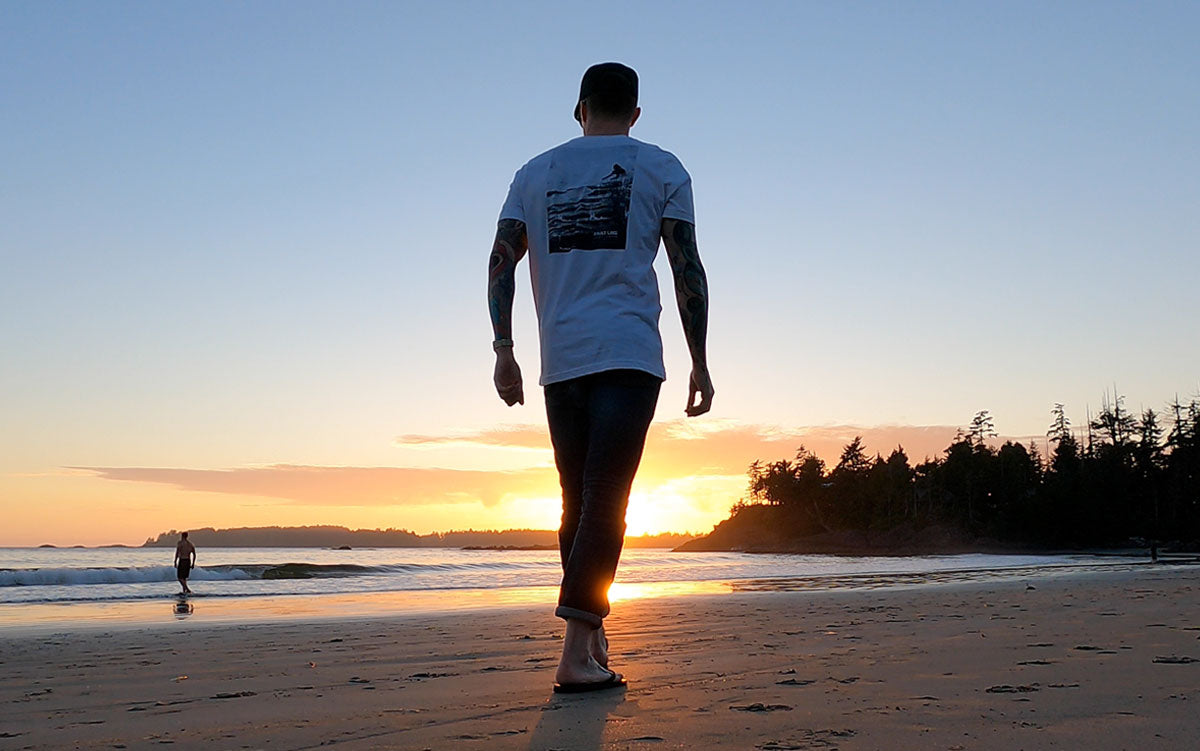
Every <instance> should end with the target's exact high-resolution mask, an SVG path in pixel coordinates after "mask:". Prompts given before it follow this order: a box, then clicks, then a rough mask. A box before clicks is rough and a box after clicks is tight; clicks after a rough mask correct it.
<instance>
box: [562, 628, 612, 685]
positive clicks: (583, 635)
mask: <svg viewBox="0 0 1200 751" xmlns="http://www.w3.org/2000/svg"><path fill="white" fill-rule="evenodd" d="M604 645H605V638H604V633H603V631H602V630H601V629H598V628H596V629H594V628H592V627H591V625H589V624H586V623H584V622H583V621H580V620H576V619H574V618H568V619H567V631H566V633H565V634H563V651H562V659H560V660H559V662H558V671H557V672H556V673H555V674H554V680H555V681H557V682H558V683H562V684H565V683H605V682H607V681H611V680H612V675H613V674H612V673H611V672H610V671H609V670H608V668H606V667H605V666H604V665H602V664H601V663H600V661H599V660H597V659H596V657H595V651H596V650H597V648H601V649H603V647H604ZM603 657H604V661H605V662H608V652H607V650H606V649H605V650H604V651H603Z"/></svg>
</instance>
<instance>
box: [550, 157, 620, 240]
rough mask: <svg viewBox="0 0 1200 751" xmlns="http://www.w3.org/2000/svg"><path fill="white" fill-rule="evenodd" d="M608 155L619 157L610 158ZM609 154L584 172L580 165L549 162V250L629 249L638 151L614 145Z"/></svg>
mask: <svg viewBox="0 0 1200 751" xmlns="http://www.w3.org/2000/svg"><path fill="white" fill-rule="evenodd" d="M610 156H615V157H616V161H611V162H610V161H608V159H607V157H610ZM605 157H606V158H605V160H604V161H603V162H596V163H595V165H596V166H592V165H588V169H587V170H586V171H584V170H580V169H579V167H580V165H572V167H574V169H570V170H561V171H560V170H556V169H555V167H554V165H552V166H551V170H550V190H547V191H546V228H547V230H548V231H549V236H550V237H549V239H550V248H549V250H550V252H551V253H569V252H570V251H572V250H624V249H625V235H626V229H627V226H628V224H629V201H630V197H631V195H632V194H633V170H634V165H635V164H636V161H637V150H636V147H633V148H629V149H619V150H617V149H614V150H612V151H607V152H606V153H605ZM589 173H590V174H589ZM605 173H607V174H605Z"/></svg>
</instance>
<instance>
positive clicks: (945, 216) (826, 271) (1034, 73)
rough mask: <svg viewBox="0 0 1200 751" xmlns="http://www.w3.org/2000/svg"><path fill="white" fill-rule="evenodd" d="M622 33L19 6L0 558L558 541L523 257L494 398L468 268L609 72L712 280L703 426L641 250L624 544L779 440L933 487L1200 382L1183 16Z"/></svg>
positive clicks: (1173, 10)
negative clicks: (354, 538) (957, 451)
mask: <svg viewBox="0 0 1200 751" xmlns="http://www.w3.org/2000/svg"><path fill="white" fill-rule="evenodd" d="M613 8H614V10H613V11H612V12H606V13H604V14H601V15H599V16H597V15H596V14H594V13H592V12H590V11H587V10H585V9H583V8H582V7H580V6H576V5H573V4H570V3H566V4H564V3H538V2H531V3H518V4H499V3H496V4H487V3H481V4H472V6H471V11H470V13H464V12H463V11H462V8H461V7H459V6H458V4H454V3H443V4H437V3H433V4H423V5H415V4H407V3H404V4H402V3H381V4H376V3H370V4H360V3H353V4H349V5H343V4H334V3H296V4H293V3H266V4H258V3H254V4H241V3H227V4H192V5H185V6H180V5H177V4H161V3H137V2H134V3H121V4H118V5H117V6H113V5H112V4H109V3H59V2H53V3H42V2H33V3H15V4H14V3H10V4H9V5H8V6H7V7H6V9H5V22H4V24H2V25H0V62H3V63H4V64H2V65H0V91H3V92H4V93H3V97H4V112H5V115H4V117H3V118H0V164H2V165H3V168H2V169H0V196H3V200H0V255H2V257H3V265H2V266H3V267H2V269H0V352H2V353H3V354H2V355H0V401H2V404H0V423H2V430H0V504H2V506H3V511H4V522H3V524H2V525H0V546H26V545H39V544H43V543H49V544H55V545H75V544H85V545H98V544H109V543H123V544H130V545H137V544H141V543H142V541H144V540H145V539H146V538H147V537H150V536H152V535H156V534H158V533H159V532H162V531H165V530H169V529H187V528H196V527H209V526H211V527H237V526H270V525H284V526H288V525H316V524H333V525H345V526H349V527H354V528H388V527H394V528H405V529H409V530H412V531H415V532H418V533H427V532H432V531H444V530H450V529H467V528H474V529H504V528H522V527H536V528H549V529H553V528H555V527H556V526H557V524H558V518H559V500H558V495H559V486H558V480H557V476H556V473H555V469H554V463H553V454H552V451H551V447H550V443H549V438H548V435H547V431H546V422H545V410H544V403H543V400H542V393H541V390H540V389H539V388H538V386H537V385H536V380H537V374H538V372H539V366H540V361H539V357H538V327H537V321H536V317H535V314H534V309H533V303H532V295H531V294H530V283H529V276H528V269H527V268H526V266H525V265H522V266H520V267H519V268H518V270H517V291H516V307H515V309H514V313H513V339H514V341H515V343H516V344H515V350H514V352H515V356H516V358H517V360H518V362H519V363H520V367H521V368H522V372H523V373H524V377H525V404H524V405H522V406H516V407H512V408H509V407H507V406H505V405H504V404H503V403H502V402H501V401H500V400H499V399H498V398H497V395H496V392H495V389H494V387H493V384H492V368H493V361H494V354H493V352H492V349H491V347H490V345H489V342H490V341H491V339H492V331H491V329H490V324H489V319H488V312H487V306H486V289H485V287H486V280H487V259H488V254H489V251H490V247H491V242H492V238H493V235H494V232H495V229H496V220H497V216H498V211H499V209H500V205H501V202H502V201H503V199H504V196H505V194H506V190H507V188H508V185H509V183H510V181H511V179H512V177H513V174H514V172H515V171H516V170H517V169H518V168H519V167H520V166H521V165H522V164H523V163H524V162H525V161H526V160H528V159H529V158H530V157H531V156H533V155H535V154H537V153H539V152H541V151H543V150H545V149H547V148H550V147H552V146H554V145H555V144H558V143H561V142H563V141H566V140H568V139H570V138H572V137H574V136H576V135H577V134H578V125H577V123H576V122H575V121H574V120H573V119H572V118H571V107H572V105H573V103H574V101H575V98H576V95H577V91H578V86H579V77H580V75H581V72H582V71H583V70H584V69H585V68H586V66H588V65H590V64H592V63H595V62H598V61H601V60H612V59H619V60H623V61H625V62H626V63H628V64H630V65H632V66H633V67H634V68H635V69H637V70H638V71H639V73H640V75H641V80H642V90H641V96H642V101H641V105H642V108H643V113H642V115H641V118H640V119H639V120H638V122H637V124H636V126H635V127H634V130H633V133H632V135H633V136H635V137H638V138H641V139H643V140H645V141H648V142H651V143H656V144H661V145H662V146H663V147H664V148H667V149H669V150H670V151H671V152H672V153H675V154H677V155H678V156H679V158H680V159H681V160H682V162H683V163H684V164H685V165H687V168H688V170H689V171H690V173H691V176H692V180H693V189H694V193H695V204H696V217H697V221H696V236H697V242H698V246H699V250H700V254H701V256H702V258H703V259H704V265H705V268H706V270H707V274H708V279H709V288H710V292H711V312H710V322H709V326H708V359H709V364H710V367H711V372H712V379H713V383H714V386H715V389H716V395H715V399H714V401H713V410H712V412H711V413H709V414H708V415H704V416H702V417H699V418H697V419H693V420H688V419H685V418H684V407H685V401H686V398H687V378H688V372H689V368H690V359H689V356H688V353H687V348H686V346H685V344H684V341H683V334H682V331H681V326H680V319H679V315H678V312H677V311H676V309H675V304H674V291H673V288H672V286H671V273H670V270H669V269H668V267H667V262H666V259H665V258H664V257H663V254H661V253H660V257H659V258H658V261H657V262H656V267H655V268H656V270H657V273H658V278H659V282H660V287H661V296H662V300H663V313H662V317H661V328H662V332H663V340H664V351H665V360H666V368H667V374H668V379H667V381H666V383H665V385H664V386H663V389H662V395H661V398H660V402H659V405H658V412H657V415H656V419H655V422H654V423H653V425H652V428H651V431H650V436H649V439H648V442H647V445H646V451H645V456H644V459H643V462H642V466H641V471H640V473H639V475H638V477H637V479H636V482H635V484H634V487H633V497H632V499H631V502H630V506H629V515H628V529H629V532H630V534H643V533H657V532H665V531H675V532H684V531H691V532H697V533H704V532H707V531H709V530H710V529H711V528H712V526H713V525H714V524H716V523H717V522H719V521H721V520H722V519H724V518H725V517H726V515H727V513H728V510H729V507H730V505H731V504H733V503H735V502H736V501H738V499H739V498H740V497H742V496H744V495H745V493H746V469H747V467H748V466H749V464H750V463H751V462H753V461H755V460H766V461H770V460H775V459H790V458H792V457H793V456H794V455H795V453H796V451H797V449H799V448H800V446H802V445H803V446H804V447H806V448H807V449H809V450H811V451H813V452H815V453H816V454H818V455H819V456H820V457H822V458H823V459H824V460H825V462H826V463H827V465H828V466H832V465H833V464H835V463H836V462H837V459H838V456H839V454H840V452H841V449H842V447H843V446H845V444H846V443H848V442H849V441H850V440H852V439H853V438H854V437H855V436H859V435H861V436H863V440H864V443H865V445H866V447H867V451H868V452H869V453H870V454H871V455H872V456H873V455H874V454H876V453H880V454H884V455H886V454H888V453H889V452H891V451H892V450H893V449H895V448H896V447H897V446H903V447H904V449H905V451H906V452H907V455H908V457H909V459H910V460H911V461H912V462H913V463H914V464H916V463H919V462H920V461H921V460H922V459H924V458H925V457H933V456H938V455H939V454H940V453H941V452H942V451H943V450H944V449H945V448H946V447H947V446H948V445H949V444H950V443H951V441H952V440H953V439H954V435H955V432H956V430H957V429H958V428H959V427H961V426H964V425H966V424H967V423H968V422H969V421H970V419H971V417H972V415H974V414H975V413H976V412H977V411H979V410H985V409H986V410H990V411H991V414H992V415H993V416H994V417H995V421H996V428H997V430H998V431H999V433H1000V434H1001V436H1000V438H998V439H997V441H998V442H999V441H1003V440H1004V439H1005V438H1013V439H1018V440H1022V441H1024V442H1026V443H1029V442H1030V441H1033V442H1034V443H1036V444H1037V445H1038V448H1039V449H1040V450H1043V451H1044V449H1045V435H1046V430H1047V425H1048V424H1049V421H1050V409H1051V407H1052V406H1053V405H1054V403H1056V402H1062V403H1064V404H1065V405H1066V410H1067V413H1068V414H1069V416H1070V418H1071V421H1072V425H1073V426H1074V427H1075V429H1077V430H1078V429H1082V428H1083V427H1084V426H1086V424H1087V422H1088V420H1089V416H1090V415H1091V414H1094V412H1095V408H1096V407H1097V405H1099V404H1100V403H1101V401H1102V400H1103V399H1105V398H1106V394H1111V393H1113V392H1114V391H1119V392H1120V393H1121V394H1123V395H1124V396H1125V397H1126V398H1127V405H1128V407H1129V408H1130V409H1131V410H1132V411H1133V412H1134V413H1140V411H1141V410H1142V409H1144V408H1154V409H1159V410H1161V409H1162V407H1163V404H1164V403H1165V402H1166V401H1168V400H1170V399H1172V398H1173V397H1174V396H1175V395H1177V394H1178V395H1180V396H1181V397H1182V398H1183V399H1184V401H1186V400H1187V398H1188V397H1189V395H1191V394H1194V393H1196V392H1197V391H1198V390H1200V380H1198V379H1200V348H1198V347H1195V346H1193V345H1192V343H1193V342H1194V340H1195V333H1196V332H1195V328H1196V325H1195V315H1194V313H1193V312H1192V311H1191V309H1190V308H1189V307H1188V305H1186V304H1183V305H1181V303H1180V301H1186V300H1189V299H1193V298H1194V297H1195V289H1194V288H1195V280H1196V279H1198V278H1200V253H1198V252H1196V248H1197V247H1200V212H1197V211H1196V206H1197V205H1200V183H1198V182H1197V180H1196V175H1197V174H1200V152H1198V151H1197V149H1196V137H1195V132H1194V131H1195V126H1194V124H1195V123H1196V122H1200V107H1198V104H1197V98H1196V97H1195V96H1194V89H1195V82H1196V81H1197V80H1200V67H1198V61H1200V56H1197V55H1196V54H1195V50H1194V42H1195V40H1194V38H1193V37H1194V36H1195V34H1194V33H1192V32H1194V30H1195V28H1196V25H1197V24H1196V22H1197V17H1196V16H1197V13H1196V8H1195V6H1194V5H1193V6H1188V5H1187V4H1183V5H1173V4H1167V5H1165V6H1161V7H1156V8H1155V9H1141V8H1140V6H1139V7H1138V8H1135V9H1132V10H1131V9H1130V7H1127V6H1125V5H1122V4H1108V3H1101V4H1099V5H1098V6H1094V5H1093V4H1090V3H1070V2H1068V3H1051V4H1046V3H1028V2H1015V3H990V4H988V3H984V4H975V3H969V4H947V3H919V2H918V3H914V4H902V5H883V6H881V5H879V4H844V3H793V2H764V3H750V4H737V3H702V4H694V5H693V4H688V5H686V7H685V6H677V5H674V4H633V3H620V2H618V3H617V4H616V5H615V6H613ZM634 17H636V18H637V19H638V20H637V22H636V23H634V24H632V25H631V23H630V21H629V18H634ZM281 30H282V31H281ZM564 30H570V33H565V31H564ZM580 30H582V32H583V33H577V32H579V31H580ZM664 30H669V33H664ZM529 40H536V43H528V42H529ZM716 42H719V44H717V43H716ZM497 50H503V53H502V54H498V53H497ZM714 50H723V51H718V52H716V53H714ZM418 71H419V74H416V73H415V72H418ZM1114 301H1115V302H1114Z"/></svg>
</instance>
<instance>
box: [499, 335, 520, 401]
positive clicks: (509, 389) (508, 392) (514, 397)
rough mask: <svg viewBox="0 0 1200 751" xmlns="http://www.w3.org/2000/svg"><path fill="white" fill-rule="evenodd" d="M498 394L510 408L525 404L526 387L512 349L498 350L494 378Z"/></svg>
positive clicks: (502, 348) (503, 348)
mask: <svg viewBox="0 0 1200 751" xmlns="http://www.w3.org/2000/svg"><path fill="white" fill-rule="evenodd" d="M492 381H493V382H494V383H495V384H496V393H497V394H499V395H500V398H501V399H503V400H504V403H505V404H507V405H508V406H510V407H511V406H512V405H514V404H517V403H520V404H524V403H525V387H524V384H523V383H522V381H521V367H520V366H519V365H517V358H516V357H515V356H514V355H513V351H512V348H511V347H501V348H500V349H498V350H496V371H495V374H494V375H493V376H492Z"/></svg>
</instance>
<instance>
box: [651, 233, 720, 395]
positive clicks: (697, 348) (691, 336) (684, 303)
mask: <svg viewBox="0 0 1200 751" xmlns="http://www.w3.org/2000/svg"><path fill="white" fill-rule="evenodd" d="M662 238H663V245H665V246H666V248H667V259H668V260H670V262H671V273H672V274H673V275H674V277H675V300H676V302H678V304H679V317H680V318H682V319H683V335H684V337H685V338H686V339H687V344H688V350H689V351H690V352H691V354H692V374H691V379H690V383H689V384H688V401H687V409H686V410H685V411H686V412H687V414H688V416H689V417H695V416H696V415H702V414H704V413H705V412H707V411H708V410H709V409H710V408H711V407H712V398H713V385H712V378H711V377H709V374H708V353H707V350H706V341H707V338H708V277H707V276H705V274H704V266H702V265H701V264H700V251H699V250H698V249H697V248H696V227H695V225H693V224H692V223H691V222H685V221H682V220H679V219H664V220H663V222H662ZM697 396H699V398H700V399H699V402H697V401H696V397H697Z"/></svg>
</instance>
